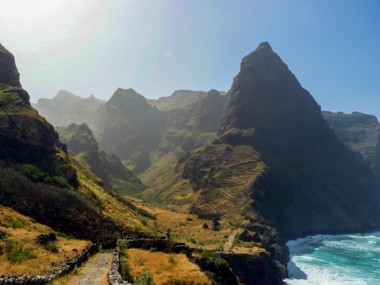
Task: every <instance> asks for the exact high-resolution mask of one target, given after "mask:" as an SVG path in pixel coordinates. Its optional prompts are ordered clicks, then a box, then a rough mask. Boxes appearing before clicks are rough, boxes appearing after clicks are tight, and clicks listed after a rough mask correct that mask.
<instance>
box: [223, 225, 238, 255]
mask: <svg viewBox="0 0 380 285" xmlns="http://www.w3.org/2000/svg"><path fill="white" fill-rule="evenodd" d="M237 233H238V230H233V231H232V232H231V234H230V235H229V237H228V240H227V241H226V242H225V243H224V245H223V252H228V251H230V250H231V248H232V246H233V244H234V239H235V237H236V234H237Z"/></svg>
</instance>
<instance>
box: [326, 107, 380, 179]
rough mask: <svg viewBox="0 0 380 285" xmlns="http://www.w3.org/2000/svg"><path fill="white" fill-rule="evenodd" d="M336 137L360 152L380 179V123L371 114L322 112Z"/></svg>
mask: <svg viewBox="0 0 380 285" xmlns="http://www.w3.org/2000/svg"><path fill="white" fill-rule="evenodd" d="M322 114H323V117H324V118H325V120H326V121H327V123H328V124H329V125H330V127H331V128H332V129H333V131H334V132H335V134H336V136H337V137H338V139H339V140H340V141H341V142H342V143H344V144H345V145H346V146H347V147H349V148H350V149H351V150H352V151H354V152H356V153H358V154H360V156H361V157H362V158H363V160H364V161H365V162H366V163H367V164H368V165H369V166H370V168H371V170H372V171H373V172H374V174H375V175H376V176H377V177H378V178H379V179H380V124H379V122H378V120H377V118H376V117H375V116H373V115H368V114H363V113H359V112H353V113H352V114H344V113H341V112H339V113H333V112H327V111H324V112H322Z"/></svg>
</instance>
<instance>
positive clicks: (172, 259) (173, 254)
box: [168, 253, 176, 264]
mask: <svg viewBox="0 0 380 285" xmlns="http://www.w3.org/2000/svg"><path fill="white" fill-rule="evenodd" d="M175 256H176V255H175V253H169V254H168V261H169V263H172V264H175V263H176V261H175Z"/></svg>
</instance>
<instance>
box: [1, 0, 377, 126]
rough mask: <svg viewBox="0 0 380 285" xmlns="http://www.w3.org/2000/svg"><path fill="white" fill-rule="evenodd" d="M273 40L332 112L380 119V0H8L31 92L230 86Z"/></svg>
mask: <svg viewBox="0 0 380 285" xmlns="http://www.w3.org/2000/svg"><path fill="white" fill-rule="evenodd" d="M263 41H268V42H269V43H270V44H271V46H272V48H273V50H274V51H275V52H276V53H278V54H279V55H280V57H281V58H282V59H283V61H284V62H285V63H287V65H288V66H289V68H290V70H292V72H293V73H294V74H295V75H296V77H297V78H298V80H299V81H300V83H301V84H302V86H303V87H304V88H305V89H307V90H308V91H309V92H310V93H311V94H312V95H313V97H314V98H315V99H316V100H317V102H318V103H319V104H320V105H321V106H322V109H324V110H330V111H343V112H346V113H350V112H352V111H360V112H364V113H370V114H374V115H376V116H377V117H378V118H379V119H380V0H363V1H357V0H309V1H304V0H276V1H275V0H266V1H256V0H33V1H31V0H0V43H2V44H3V45H4V46H5V47H6V48H7V49H8V50H10V51H11V52H12V53H13V54H14V55H15V58H16V64H17V66H18V69H19V72H20V74H21V83H22V85H23V87H24V88H25V89H26V90H27V91H28V92H29V94H30V95H31V101H32V102H36V101H37V100H38V98H52V97H54V96H55V94H57V92H58V91H59V90H62V89H64V90H68V91H71V92H73V93H74V94H76V95H79V96H82V97H88V96H90V95H91V94H94V95H95V96H96V97H98V98H102V99H105V100H107V99H108V98H110V97H111V95H112V94H113V92H114V91H115V90H116V89H117V88H119V87H120V88H133V89H135V90H136V91H137V92H139V93H140V94H142V95H144V96H145V97H147V98H158V97H161V96H169V95H170V94H171V93H172V92H173V91H174V90H177V89H191V90H204V91H207V90H210V89H213V88H214V89H218V90H223V91H228V89H229V88H230V87H231V84H232V80H233V77H234V76H236V74H237V73H238V72H239V68H240V62H241V59H242V57H244V56H245V55H247V54H248V53H250V52H252V51H253V50H254V49H255V48H256V47H257V46H258V45H259V44H260V43H261V42H263Z"/></svg>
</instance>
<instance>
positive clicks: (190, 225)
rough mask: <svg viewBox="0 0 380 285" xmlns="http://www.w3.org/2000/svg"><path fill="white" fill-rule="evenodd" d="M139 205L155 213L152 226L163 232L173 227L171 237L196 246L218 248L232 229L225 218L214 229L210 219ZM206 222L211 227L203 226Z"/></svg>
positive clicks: (210, 248)
mask: <svg viewBox="0 0 380 285" xmlns="http://www.w3.org/2000/svg"><path fill="white" fill-rule="evenodd" d="M136 204H137V202H136ZM139 207H141V208H143V209H145V210H147V211H149V212H150V213H151V214H153V215H155V217H156V220H154V221H151V222H150V225H151V226H152V227H155V228H157V229H158V230H159V231H160V232H161V233H162V234H164V233H166V230H167V229H171V238H172V239H173V240H175V241H177V242H185V243H186V244H189V245H190V246H191V247H194V248H199V249H205V250H218V249H220V248H221V247H222V246H223V243H224V242H225V241H226V240H227V238H228V235H229V234H230V232H231V230H232V229H231V228H230V225H229V224H228V223H227V222H224V221H223V220H222V229H221V230H220V231H213V230H212V229H211V224H212V223H211V221H210V220H205V219H198V218H197V216H196V215H190V214H183V213H176V212H172V211H169V210H165V209H160V208H151V207H147V206H144V205H142V204H140V205H139ZM204 223H206V224H207V225H208V226H209V229H204V228H203V224H204ZM194 241H195V242H194Z"/></svg>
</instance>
